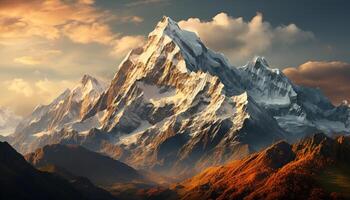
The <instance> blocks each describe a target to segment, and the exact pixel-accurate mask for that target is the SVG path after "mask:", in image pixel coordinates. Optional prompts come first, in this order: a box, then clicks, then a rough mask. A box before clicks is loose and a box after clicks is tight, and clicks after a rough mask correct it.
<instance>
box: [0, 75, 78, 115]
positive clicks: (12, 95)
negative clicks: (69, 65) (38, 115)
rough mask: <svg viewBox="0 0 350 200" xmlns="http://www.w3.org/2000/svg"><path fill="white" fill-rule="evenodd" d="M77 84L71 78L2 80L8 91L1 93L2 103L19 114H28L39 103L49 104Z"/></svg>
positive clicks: (0, 84) (0, 100)
mask: <svg viewBox="0 0 350 200" xmlns="http://www.w3.org/2000/svg"><path fill="white" fill-rule="evenodd" d="M75 84H76V82H75V81H70V80H49V79H47V78H44V79H39V80H29V79H28V80H27V79H23V78H14V79H12V80H7V81H3V82H0V86H1V87H5V88H7V90H8V91H7V92H6V93H0V104H1V105H4V106H6V107H9V108H11V109H12V110H14V111H15V112H16V113H17V114H20V115H26V114H28V113H29V112H31V111H32V110H33V108H34V107H35V106H37V105H39V104H47V103H49V102H51V101H52V100H53V99H54V98H56V97H57V96H58V95H59V94H60V93H62V92H63V91H64V90H66V89H67V88H72V87H73V86H74V85H75ZM19 99H20V100H19Z"/></svg>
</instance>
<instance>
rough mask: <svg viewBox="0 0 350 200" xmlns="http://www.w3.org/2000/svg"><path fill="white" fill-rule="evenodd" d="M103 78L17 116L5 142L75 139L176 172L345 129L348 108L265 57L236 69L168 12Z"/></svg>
mask: <svg viewBox="0 0 350 200" xmlns="http://www.w3.org/2000/svg"><path fill="white" fill-rule="evenodd" d="M87 83H89V84H87ZM94 83H95V84H94ZM91 85H93V87H91ZM102 85H103V84H98V81H95V80H94V78H92V77H84V78H83V79H82V81H81V85H80V86H78V87H77V88H76V89H74V90H73V91H66V92H65V93H63V94H62V95H61V96H60V97H58V98H57V99H56V100H54V101H53V102H52V103H51V104H49V105H47V106H42V107H39V108H37V109H36V110H35V111H34V112H33V113H32V115H31V116H29V117H28V118H26V119H25V120H24V121H22V123H21V124H20V125H19V126H18V127H17V129H16V133H15V134H14V136H13V137H12V138H11V144H14V146H15V147H16V148H17V149H18V150H20V151H21V152H30V151H33V150H34V149H36V148H38V147H42V146H44V145H46V144H53V143H63V144H79V145H83V146H85V147H87V148H89V149H90V150H93V151H99V152H103V153H105V154H108V155H110V156H112V157H113V158H116V159H120V160H121V161H123V162H126V163H127V164H129V165H131V166H133V167H136V168H138V169H147V170H156V171H160V172H163V173H165V174H167V175H169V174H174V175H179V174H186V173H193V171H196V170H200V169H204V168H206V167H208V166H212V165H218V164H223V163H226V162H227V161H229V160H232V159H240V158H242V157H244V156H246V155H248V154H250V153H252V152H255V151H258V150H260V149H262V148H265V147H267V146H269V145H271V144H272V143H274V142H276V141H278V140H281V139H286V140H289V141H295V140H297V139H300V138H302V137H304V136H306V135H309V134H312V133H315V132H318V131H322V132H325V133H326V134H328V135H332V134H334V133H349V132H350V108H349V107H348V106H343V105H342V106H338V107H335V106H333V105H332V104H331V103H330V101H329V100H328V99H327V98H326V97H324V96H323V95H322V94H321V93H320V91H318V90H316V89H311V88H305V87H301V86H297V85H294V84H293V83H292V82H291V81H290V80H289V79H288V78H287V77H286V76H284V74H283V73H282V72H281V71H279V70H278V69H271V68H270V67H269V65H268V63H267V61H266V60H265V59H264V58H262V57H256V58H255V59H254V60H252V61H250V62H248V64H247V65H245V66H242V67H234V66H232V65H231V64H229V61H228V59H227V58H225V57H224V55H222V54H220V53H216V52H214V51H212V50H210V49H208V48H207V47H206V46H205V45H204V44H203V43H202V42H201V41H200V38H199V37H198V36H197V35H196V34H195V33H192V32H189V31H186V30H182V29H181V28H180V27H179V26H178V25H177V23H176V22H174V21H173V20H172V19H170V18H168V17H164V18H163V19H162V20H161V21H160V22H159V23H158V24H157V26H156V28H155V29H154V31H152V32H151V33H150V34H149V36H148V40H147V43H146V44H145V45H144V46H143V47H139V48H135V49H133V50H132V51H131V52H130V53H129V54H128V55H127V56H126V58H125V59H124V60H123V61H122V62H121V64H120V65H119V68H118V71H117V73H116V74H115V76H114V78H113V80H112V81H111V83H110V84H109V86H108V87H103V86H102ZM91 88H92V89H91ZM86 91H89V92H86Z"/></svg>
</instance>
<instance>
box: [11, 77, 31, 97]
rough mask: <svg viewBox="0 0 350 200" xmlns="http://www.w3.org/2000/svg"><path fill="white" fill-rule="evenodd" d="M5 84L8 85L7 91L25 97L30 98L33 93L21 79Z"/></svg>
mask: <svg viewBox="0 0 350 200" xmlns="http://www.w3.org/2000/svg"><path fill="white" fill-rule="evenodd" d="M6 84H7V85H8V86H7V89H8V90H10V91H14V92H16V93H20V94H23V95H24V96H25V97H30V96H32V95H33V92H34V91H33V89H32V87H31V86H30V85H29V83H28V82H26V81H24V80H23V79H20V78H16V79H13V80H12V81H7V83H6Z"/></svg>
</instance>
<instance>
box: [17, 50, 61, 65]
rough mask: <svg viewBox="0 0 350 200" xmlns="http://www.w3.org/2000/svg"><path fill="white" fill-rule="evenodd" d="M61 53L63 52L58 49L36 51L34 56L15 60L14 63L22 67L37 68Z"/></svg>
mask: <svg viewBox="0 0 350 200" xmlns="http://www.w3.org/2000/svg"><path fill="white" fill-rule="evenodd" d="M61 53H62V51H60V50H57V49H50V50H39V51H35V55H34V56H21V57H17V58H15V59H13V61H14V62H15V63H19V64H22V65H29V66H37V65H40V64H42V63H44V62H46V61H48V60H49V59H51V58H53V57H54V56H57V55H60V54H61Z"/></svg>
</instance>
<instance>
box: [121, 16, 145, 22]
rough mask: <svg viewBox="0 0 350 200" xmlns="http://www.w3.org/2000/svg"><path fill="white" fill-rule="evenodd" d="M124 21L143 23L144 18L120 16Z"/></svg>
mask: <svg viewBox="0 0 350 200" xmlns="http://www.w3.org/2000/svg"><path fill="white" fill-rule="evenodd" d="M120 19H121V21H122V22H133V23H136V24H138V23H141V22H143V20H144V19H143V18H142V17H140V16H136V15H135V16H124V17H121V18H120Z"/></svg>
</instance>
